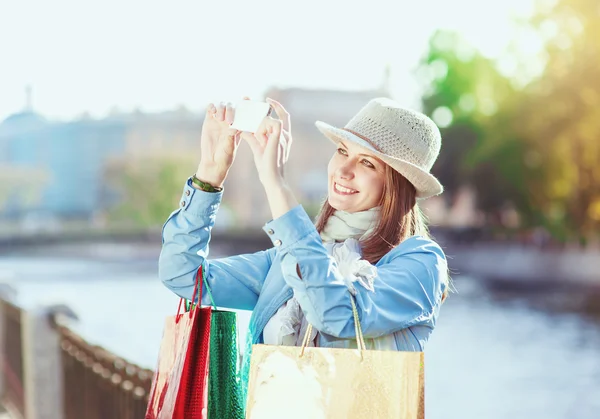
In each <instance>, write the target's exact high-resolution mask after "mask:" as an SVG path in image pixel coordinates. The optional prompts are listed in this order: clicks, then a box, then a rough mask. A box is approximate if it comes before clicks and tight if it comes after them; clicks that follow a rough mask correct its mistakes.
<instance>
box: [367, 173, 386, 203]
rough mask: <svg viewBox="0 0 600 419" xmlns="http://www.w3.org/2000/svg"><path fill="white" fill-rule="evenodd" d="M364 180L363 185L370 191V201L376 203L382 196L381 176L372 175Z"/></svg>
mask: <svg viewBox="0 0 600 419" xmlns="http://www.w3.org/2000/svg"><path fill="white" fill-rule="evenodd" d="M365 180H366V182H365V185H367V187H368V188H369V190H370V194H369V195H370V196H371V199H372V200H373V201H377V202H378V201H379V200H380V199H381V195H382V194H383V176H382V175H380V174H379V173H373V174H372V176H369V177H368V178H367V179H365Z"/></svg>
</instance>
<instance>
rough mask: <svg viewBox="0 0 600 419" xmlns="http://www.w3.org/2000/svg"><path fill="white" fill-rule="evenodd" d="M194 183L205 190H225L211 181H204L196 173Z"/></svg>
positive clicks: (193, 177) (193, 178)
mask: <svg viewBox="0 0 600 419" xmlns="http://www.w3.org/2000/svg"><path fill="white" fill-rule="evenodd" d="M192 183H193V184H194V185H196V186H198V187H199V188H200V189H201V190H203V191H204V192H221V191H222V190H223V188H221V187H219V186H213V185H211V184H210V183H207V182H202V181H201V180H200V179H198V178H197V177H196V174H194V175H193V176H192Z"/></svg>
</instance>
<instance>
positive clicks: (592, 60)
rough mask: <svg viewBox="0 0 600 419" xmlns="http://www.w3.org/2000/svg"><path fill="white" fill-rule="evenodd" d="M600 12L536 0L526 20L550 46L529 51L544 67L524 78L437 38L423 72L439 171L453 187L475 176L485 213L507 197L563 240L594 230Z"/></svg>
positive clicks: (599, 180)
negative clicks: (437, 136)
mask: <svg viewBox="0 0 600 419" xmlns="http://www.w3.org/2000/svg"><path fill="white" fill-rule="evenodd" d="M599 18H600V8H599V7H598V3H597V1H595V0H559V1H558V2H556V4H555V5H554V6H552V7H547V8H545V9H540V10H539V11H538V13H537V14H536V15H535V16H534V17H533V18H532V19H531V20H530V21H529V22H526V25H528V28H529V30H532V31H534V33H537V34H538V35H539V37H540V38H541V39H543V40H544V42H545V44H544V49H543V51H542V53H541V55H540V56H539V57H526V58H527V59H528V60H532V59H537V60H538V61H539V62H542V63H543V64H544V68H543V71H542V72H541V74H539V75H538V76H537V77H536V78H534V79H533V80H530V81H529V82H528V83H526V84H522V83H520V81H519V80H517V77H516V76H513V77H510V76H505V75H503V74H502V73H501V72H500V71H499V70H498V67H499V66H498V64H497V63H495V62H493V61H491V60H489V59H486V58H485V57H483V56H482V55H481V54H479V53H478V52H477V51H474V50H473V49H472V48H470V47H469V46H468V45H467V44H466V43H465V41H464V40H462V39H461V38H460V36H459V35H457V34H454V33H447V32H438V33H436V34H435V35H434V36H433V37H432V38H431V42H430V46H429V51H428V52H427V54H426V56H425V57H424V58H423V60H422V63H421V66H420V67H419V75H420V76H421V80H422V81H423V83H424V84H425V85H426V89H425V94H424V96H423V107H424V110H425V112H426V113H427V114H429V115H431V116H432V117H433V119H434V120H436V122H438V123H439V121H441V122H442V124H440V125H441V128H442V135H443V146H442V150H443V152H442V154H441V156H440V159H439V161H438V162H437V163H436V165H435V167H434V173H435V174H436V175H438V176H439V177H440V179H441V180H442V182H443V183H444V184H445V185H446V186H447V189H448V191H449V195H450V196H452V193H453V192H455V191H456V190H457V188H458V187H459V186H460V185H463V184H470V185H473V186H474V187H475V189H476V191H477V195H478V205H479V207H480V209H481V210H482V211H484V212H485V213H486V214H488V216H489V219H499V217H496V216H495V215H497V213H498V211H499V210H500V209H501V208H502V207H503V206H504V205H505V204H507V203H510V204H512V205H513V206H514V207H516V208H517V210H518V212H519V214H520V217H521V221H522V227H525V228H527V227H533V226H543V227H545V228H546V229H548V230H549V231H550V232H551V233H552V234H553V235H554V236H555V237H557V238H559V239H561V240H579V241H586V240H587V239H589V238H592V237H593V236H596V235H598V233H599V232H600V164H598V162H599V161H600V83H598V80H600V43H599V42H597V40H598V39H600V26H598V25H596V24H594V23H595V22H597V21H598V20H599ZM515 44H518V39H515ZM513 58H514V59H515V60H518V59H519V57H516V56H515V57H513ZM521 64H522V63H521ZM521 81H522V80H521ZM517 86H518V87H517ZM448 111H450V112H448ZM448 114H451V121H450V123H448V117H447V115H448Z"/></svg>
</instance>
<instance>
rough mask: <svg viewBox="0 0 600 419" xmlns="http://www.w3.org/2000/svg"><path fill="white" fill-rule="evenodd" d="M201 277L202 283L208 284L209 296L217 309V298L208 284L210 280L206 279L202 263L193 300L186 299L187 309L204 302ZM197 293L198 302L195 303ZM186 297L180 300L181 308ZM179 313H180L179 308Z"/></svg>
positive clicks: (197, 274)
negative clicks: (215, 298)
mask: <svg viewBox="0 0 600 419" xmlns="http://www.w3.org/2000/svg"><path fill="white" fill-rule="evenodd" d="M200 278H202V283H203V284H204V285H205V286H206V291H208V297H209V298H210V302H211V303H212V306H213V308H214V309H215V310H216V309H217V305H216V304H215V300H214V298H213V295H212V292H211V290H210V287H209V286H208V281H207V280H206V275H204V267H203V266H202V265H200V267H199V268H198V271H197V272H196V282H195V284H194V292H193V293H192V299H191V300H185V311H186V312H188V311H191V310H192V309H193V308H194V306H195V305H198V306H200V305H201V304H202V286H201V285H200ZM196 294H197V295H198V304H195V303H194V302H195V301H196ZM183 300H184V299H183V298H182V299H181V300H180V301H179V308H181V302H182V301H183ZM177 314H179V309H177Z"/></svg>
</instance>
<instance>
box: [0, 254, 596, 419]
mask: <svg viewBox="0 0 600 419" xmlns="http://www.w3.org/2000/svg"><path fill="white" fill-rule="evenodd" d="M212 250H213V256H219V255H218V250H215V249H212ZM157 252H158V250H157V249H156V248H152V247H147V248H146V249H144V250H143V251H140V247H139V246H137V247H131V246H125V245H115V244H104V245H93V246H92V245H87V246H83V247H81V246H80V247H78V248H77V249H75V248H69V247H65V246H63V247H53V248H51V249H35V250H34V251H28V252H21V253H20V254H11V255H4V256H0V282H9V283H11V284H12V286H13V287H14V288H15V289H16V291H17V293H16V296H15V299H16V301H17V303H18V304H20V305H22V306H24V307H26V308H31V307H35V306H37V305H40V304H55V303H65V304H67V305H68V306H69V307H71V308H72V309H73V310H74V311H75V313H76V314H77V315H78V316H79V321H77V322H74V323H73V324H72V328H73V329H74V330H76V331H77V332H78V333H80V334H81V335H82V336H83V337H85V338H86V339H88V340H89V341H90V342H92V343H95V344H99V345H102V346H104V347H105V348H107V349H109V350H111V351H113V352H115V353H117V354H119V355H121V356H123V357H125V358H127V359H129V360H130V361H132V362H135V363H138V364H140V365H142V366H144V367H148V368H153V367H154V365H155V362H156V357H157V354H158V346H159V344H160V339H161V334H162V328H163V324H164V318H165V317H166V316H168V315H172V314H173V313H174V312H175V310H176V308H177V302H178V299H177V298H176V297H175V296H174V295H173V294H171V293H170V292H169V291H168V290H167V289H166V288H165V287H164V286H163V285H162V284H161V283H160V282H159V281H158V279H157V275H156V257H157ZM92 255H93V256H92ZM455 284H456V287H457V289H458V291H459V294H453V295H451V296H450V298H449V299H448V301H447V302H446V303H445V304H444V306H443V307H442V310H441V314H440V318H439V320H438V325H437V327H436V330H435V331H434V333H433V335H432V337H431V339H430V341H429V342H428V346H427V347H426V350H425V359H426V367H425V368H426V412H427V414H426V416H427V418H428V419H454V418H457V419H458V418H461V419H467V418H473V419H475V418H477V419H481V418H484V419H506V418H511V419H520V418H523V419H525V418H527V419H534V418H544V419H559V418H560V419H563V418H577V419H588V418H589V419H597V418H600V321H599V320H594V318H593V317H590V316H586V315H585V314H582V313H573V312H563V311H561V310H555V311H548V310H542V309H539V308H533V305H532V304H531V303H530V301H529V298H524V297H523V296H518V295H510V294H509V295H506V294H503V295H502V298H499V296H498V294H497V292H492V291H489V290H488V288H487V287H486V286H484V285H483V283H482V281H480V280H477V279H476V278H470V277H468V276H458V277H456V278H455ZM238 318H239V328H240V335H241V336H240V339H243V338H244V335H245V333H244V331H245V327H246V325H247V322H248V319H249V313H248V312H239V313H238ZM241 341H242V342H243V340H241Z"/></svg>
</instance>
